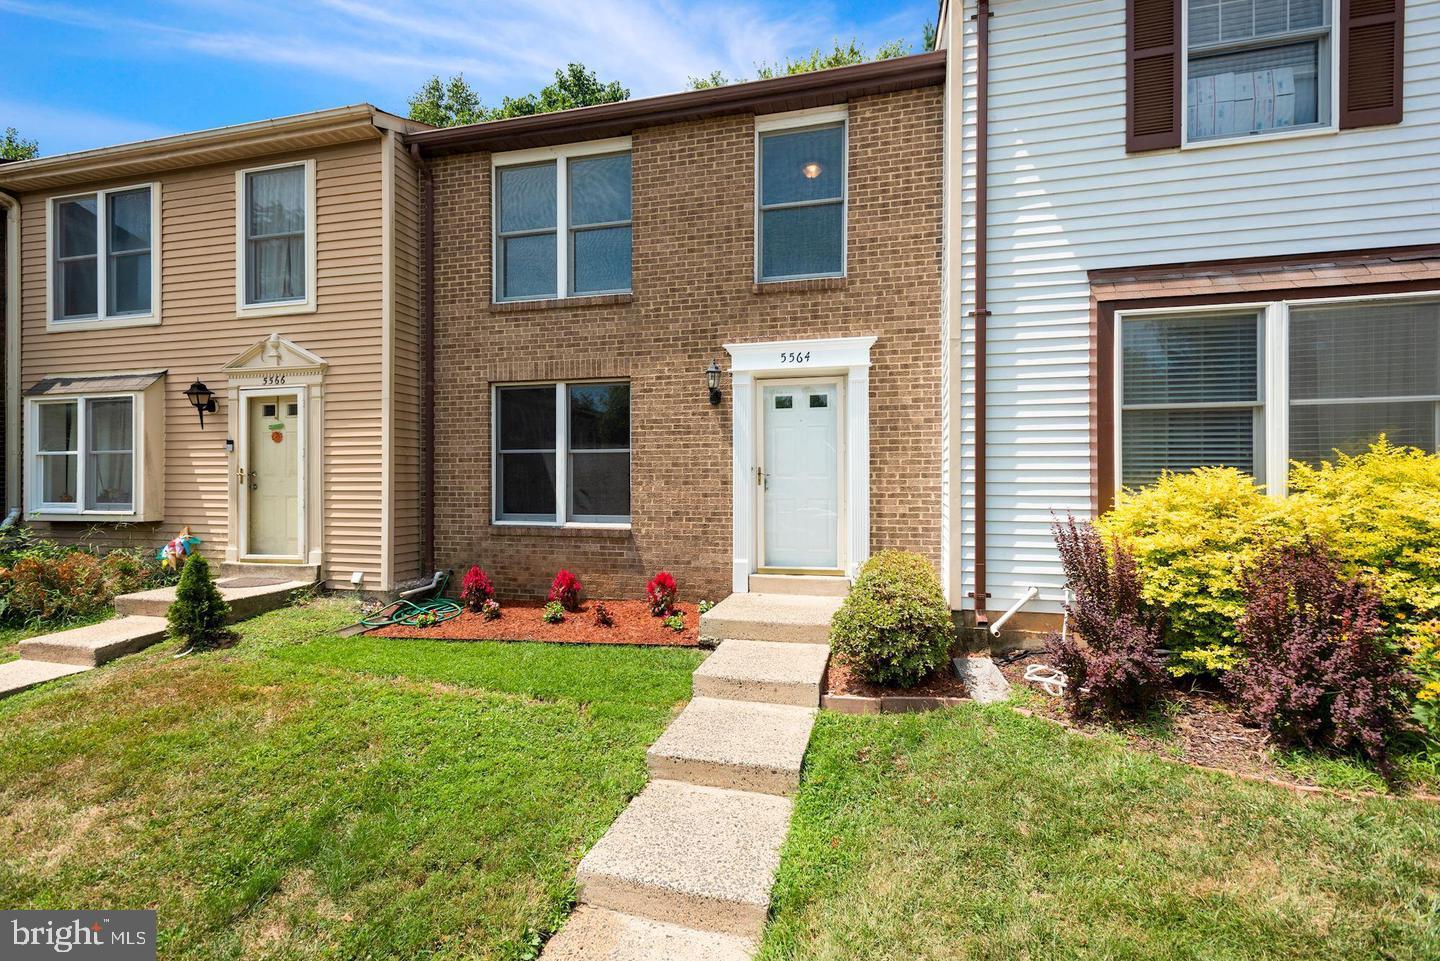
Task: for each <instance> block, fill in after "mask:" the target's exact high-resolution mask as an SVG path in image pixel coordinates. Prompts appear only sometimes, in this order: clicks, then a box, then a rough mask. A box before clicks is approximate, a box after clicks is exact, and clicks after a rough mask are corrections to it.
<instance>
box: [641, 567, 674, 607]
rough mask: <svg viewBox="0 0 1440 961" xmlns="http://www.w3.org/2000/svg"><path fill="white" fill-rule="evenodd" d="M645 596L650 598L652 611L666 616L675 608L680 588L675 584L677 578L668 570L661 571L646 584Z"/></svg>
mask: <svg viewBox="0 0 1440 961" xmlns="http://www.w3.org/2000/svg"><path fill="white" fill-rule="evenodd" d="M645 596H646V597H648V598H649V599H650V613H651V614H653V615H655V616H656V617H664V616H665V615H666V614H669V613H670V612H671V611H673V610H674V609H675V601H676V599H677V598H679V596H680V589H679V588H678V587H676V586H675V578H673V577H671V576H670V573H669V572H668V571H661V572H660V573H659V574H656V575H655V576H654V577H652V578H650V583H649V584H646V585H645Z"/></svg>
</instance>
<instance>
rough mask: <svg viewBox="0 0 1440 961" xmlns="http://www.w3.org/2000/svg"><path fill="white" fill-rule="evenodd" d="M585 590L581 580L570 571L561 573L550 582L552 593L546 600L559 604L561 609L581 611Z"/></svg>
mask: <svg viewBox="0 0 1440 961" xmlns="http://www.w3.org/2000/svg"><path fill="white" fill-rule="evenodd" d="M582 590H584V587H582V586H581V584H580V581H579V579H578V578H577V577H576V576H575V575H574V574H571V573H570V572H569V571H563V570H562V571H561V572H560V573H558V574H556V575H555V580H553V581H551V582H550V593H549V594H547V595H545V600H547V601H555V602H557V603H559V605H560V607H561V609H563V610H566V611H569V612H571V613H572V614H573V613H574V612H575V611H578V610H580V592H581V591H582Z"/></svg>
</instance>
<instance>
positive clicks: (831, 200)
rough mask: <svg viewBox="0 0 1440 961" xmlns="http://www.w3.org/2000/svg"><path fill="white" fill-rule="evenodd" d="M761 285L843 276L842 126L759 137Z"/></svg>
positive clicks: (810, 128)
mask: <svg viewBox="0 0 1440 961" xmlns="http://www.w3.org/2000/svg"><path fill="white" fill-rule="evenodd" d="M759 137H760V143H759V153H760V164H759V185H760V189H759V198H758V199H759V211H758V219H759V225H758V228H759V229H758V234H759V248H760V249H759V256H758V257H757V260H758V262H759V270H758V274H759V278H758V279H759V280H760V281H762V282H763V281H774V280H803V279H806V278H812V277H839V276H843V275H844V273H845V179H846V177H845V174H846V171H845V122H844V121H843V120H841V121H839V122H834V123H827V124H824V125H820V126H811V127H801V128H798V129H780V130H773V131H765V130H763V129H762V130H761V133H760V135H759Z"/></svg>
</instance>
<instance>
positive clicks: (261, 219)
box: [236, 161, 315, 314]
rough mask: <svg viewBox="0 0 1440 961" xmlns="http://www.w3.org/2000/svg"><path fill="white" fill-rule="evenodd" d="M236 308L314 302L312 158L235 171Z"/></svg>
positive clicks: (273, 308)
mask: <svg viewBox="0 0 1440 961" xmlns="http://www.w3.org/2000/svg"><path fill="white" fill-rule="evenodd" d="M236 194H237V200H238V203H237V207H238V211H239V217H238V224H237V231H236V234H237V236H236V242H237V245H238V250H237V255H236V275H237V284H236V288H237V289H236V308H237V310H238V311H239V312H241V313H256V314H261V313H264V314H270V313H291V312H295V311H303V310H311V309H313V308H314V303H315V224H314V222H313V221H314V217H315V165H314V162H313V161H302V162H301V163H292V164H282V165H280V166H277V167H264V168H259V169H253V170H242V171H239V172H238V173H237V174H236Z"/></svg>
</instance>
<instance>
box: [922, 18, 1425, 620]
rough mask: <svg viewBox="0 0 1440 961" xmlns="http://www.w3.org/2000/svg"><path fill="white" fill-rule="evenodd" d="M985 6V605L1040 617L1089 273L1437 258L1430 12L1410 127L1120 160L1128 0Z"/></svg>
mask: <svg viewBox="0 0 1440 961" xmlns="http://www.w3.org/2000/svg"><path fill="white" fill-rule="evenodd" d="M992 9H993V10H994V13H995V16H994V17H993V19H992V20H991V27H990V36H991V47H990V66H991V75H990V114H989V124H990V137H989V147H990V183H989V188H990V218H989V221H990V222H989V239H990V249H989V254H990V271H989V307H990V310H991V311H992V315H991V317H990V319H989V333H988V337H987V341H986V343H987V347H988V352H989V366H990V371H989V382H988V401H989V403H988V412H987V419H986V426H987V431H988V436H989V442H988V451H987V454H988V460H989V466H988V473H987V480H988V484H989V496H988V498H987V503H986V523H987V526H988V536H987V554H988V558H989V578H988V580H989V583H988V585H987V586H988V589H989V591H990V593H991V594H992V598H991V600H990V602H989V605H988V606H989V607H990V608H992V609H1004V608H1006V607H1008V606H1009V605H1010V604H1011V603H1012V602H1013V601H1014V599H1015V598H1017V597H1018V596H1019V595H1020V594H1021V593H1023V591H1024V590H1025V589H1026V588H1027V587H1028V586H1030V585H1031V584H1035V585H1037V586H1039V587H1040V589H1041V592H1042V595H1041V597H1042V601H1041V602H1040V603H1039V604H1037V605H1035V607H1036V608H1037V609H1047V610H1052V611H1056V610H1059V601H1060V591H1061V589H1062V587H1063V580H1062V577H1061V573H1060V570H1059V565H1058V561H1057V559H1056V557H1055V553H1054V549H1053V545H1052V544H1051V540H1050V531H1049V526H1050V523H1051V519H1052V517H1054V516H1063V515H1064V513H1065V512H1066V511H1074V512H1075V513H1076V514H1077V515H1080V516H1085V515H1087V514H1088V513H1089V512H1090V510H1091V498H1090V484H1091V460H1092V449H1091V437H1090V429H1091V427H1090V425H1091V416H1092V413H1093V412H1092V411H1091V409H1090V363H1091V357H1090V350H1091V330H1090V291H1089V282H1088V278H1087V272H1088V271H1090V270H1093V269H1097V268H1106V267H1136V266H1142V265H1146V264H1163V263H1172V262H1178V261H1190V260H1213V259H1220V258H1238V257H1264V256H1276V255H1285V254H1300V253H1312V252H1323V251H1329V250H1344V249H1359V248H1365V247H1382V246H1396V245H1406V244H1420V243H1435V242H1440V159H1437V158H1440V0H1409V3H1408V5H1407V21H1406V29H1405V122H1404V123H1403V124H1401V125H1399V126H1395V127H1377V128H1371V129H1365V130H1353V131H1343V132H1340V133H1335V134H1324V135H1317V136H1310V137H1300V138H1293V139H1283V140H1269V141H1265V140H1255V141H1250V142H1246V143H1240V144H1233V145H1224V146H1209V147H1203V148H1197V149H1188V150H1183V151H1180V150H1176V151H1162V152H1157V153H1152V154H1140V155H1133V156H1132V155H1129V154H1126V153H1125V129H1124V123H1125V2H1124V0H1069V2H1066V0H996V2H994V3H993V4H992ZM974 11H975V3H974V2H973V0H968V2H966V3H964V5H963V9H961V10H957V11H955V14H956V15H955V16H954V17H953V18H952V21H951V24H952V25H951V27H950V29H951V34H950V36H949V37H948V38H947V42H946V46H947V47H948V48H949V49H950V51H951V55H952V57H955V56H959V57H961V58H962V59H963V63H962V65H961V67H960V68H959V69H958V71H956V72H958V73H959V74H961V75H963V77H964V78H965V84H966V89H965V90H964V91H963V92H962V93H961V95H960V96H958V97H956V98H955V100H956V101H957V102H958V103H959V104H961V105H962V107H961V109H962V114H961V115H960V116H959V117H958V118H957V117H956V116H955V115H954V114H952V115H951V117H950V120H951V122H952V123H956V124H957V126H958V128H959V140H960V153H961V156H960V157H959V158H956V157H954V156H952V157H951V158H950V163H951V171H952V174H954V173H956V172H957V171H958V175H959V177H960V179H961V183H960V185H959V190H960V194H961V198H962V199H961V217H960V220H961V223H960V224H959V225H951V228H950V235H949V237H948V240H949V243H950V244H951V245H952V247H951V249H952V255H954V254H956V253H958V261H959V262H958V264H955V265H953V266H952V270H953V272H954V274H955V275H956V277H957V279H958V281H959V283H960V285H961V290H960V308H961V309H960V311H959V313H960V317H959V318H954V319H953V322H952V323H951V325H950V337H951V340H952V349H953V350H954V352H955V356H956V357H957V358H958V362H959V363H960V364H961V365H962V366H961V369H960V370H959V371H957V372H956V377H955V379H956V380H958V382H959V383H958V391H957V392H958V394H959V400H958V405H959V412H958V416H955V417H953V420H954V421H955V422H956V423H957V425H958V429H959V432H960V436H959V438H958V457H957V459H956V464H957V476H956V477H955V478H954V483H953V484H952V488H951V500H952V512H953V513H954V515H955V519H956V520H955V523H954V525H953V526H954V528H955V531H954V533H953V534H952V536H955V537H958V538H959V542H958V543H957V544H956V545H955V546H954V547H953V548H952V555H953V557H954V562H953V563H954V566H955V567H956V568H957V571H956V572H955V573H954V574H953V575H952V582H951V597H952V601H954V602H957V603H956V605H955V606H963V607H970V606H973V602H971V601H970V600H969V599H968V594H969V592H971V591H972V590H974V584H973V565H972V562H973V557H974V552H973V547H974V542H973V536H974V498H973V493H974V490H973V485H974V479H975V475H974V467H975V449H974V336H975V328H974V323H973V318H972V317H971V316H970V312H971V311H973V309H974V270H973V268H974V259H973V258H974V251H975V236H976V234H975V207H974V201H975V186H976V184H975V179H974V178H975V166H974V158H975V153H974V151H975V96H974V77H975V71H974V63H975V42H974V40H975V36H974V29H975V28H974V23H973V21H972V20H971V19H970V17H971V16H972V15H973V13H974ZM957 121H958V123H957ZM960 602H963V603H960Z"/></svg>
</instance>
